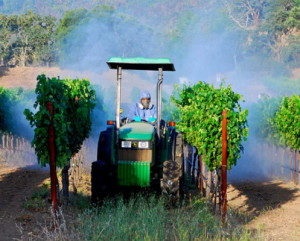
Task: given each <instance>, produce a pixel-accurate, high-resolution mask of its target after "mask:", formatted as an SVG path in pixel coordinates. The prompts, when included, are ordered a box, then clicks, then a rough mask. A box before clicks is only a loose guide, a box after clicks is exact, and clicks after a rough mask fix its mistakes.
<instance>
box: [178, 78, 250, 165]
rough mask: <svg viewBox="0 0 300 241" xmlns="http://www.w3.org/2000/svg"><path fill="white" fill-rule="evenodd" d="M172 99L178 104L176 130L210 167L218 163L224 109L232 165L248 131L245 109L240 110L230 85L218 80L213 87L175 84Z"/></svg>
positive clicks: (219, 163)
mask: <svg viewBox="0 0 300 241" xmlns="http://www.w3.org/2000/svg"><path fill="white" fill-rule="evenodd" d="M172 99H173V101H174V103H175V104H176V105H177V107H178V108H179V118H180V119H179V122H178V125H177V126H178V128H179V130H180V131H182V132H183V133H184V136H185V138H186V140H187V142H188V143H190V144H191V145H193V146H195V147H196V148H197V149H198V150H199V154H201V155H202V157H203V161H204V162H205V163H206V165H207V166H208V167H209V169H210V170H214V169H217V168H219V167H220V166H221V154H222V142H221V120H222V111H223V110H227V111H228V114H227V118H228V126H227V129H228V130H227V132H228V168H229V169H230V168H231V167H232V166H233V165H235V164H236V161H237V159H238V158H239V157H240V152H241V151H242V150H243V146H242V145H241V142H242V141H243V140H245V139H246V137H247V135H248V129H247V127H246V125H247V120H246V118H247V114H248V111H247V110H242V108H241V106H240V104H239V101H240V100H241V96H240V95H239V94H237V93H235V92H233V91H232V89H231V87H230V86H228V87H226V86H224V85H223V84H222V85H221V86H220V88H218V89H217V88H214V87H213V86H212V85H209V84H207V83H204V82H198V83H197V84H195V85H193V86H183V87H181V88H180V87H177V93H175V94H174V95H173V97H172Z"/></svg>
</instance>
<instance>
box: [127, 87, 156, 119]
mask: <svg viewBox="0 0 300 241" xmlns="http://www.w3.org/2000/svg"><path fill="white" fill-rule="evenodd" d="M128 118H129V119H130V120H133V121H147V122H150V123H154V122H155V121H156V119H157V117H156V107H155V106H154V105H153V104H151V95H150V93H149V91H147V90H144V91H141V93H140V101H139V102H137V103H135V104H134V105H133V106H132V108H131V109H130V112H129V116H128Z"/></svg>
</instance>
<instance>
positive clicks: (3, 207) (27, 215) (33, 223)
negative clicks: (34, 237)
mask: <svg viewBox="0 0 300 241" xmlns="http://www.w3.org/2000/svg"><path fill="white" fill-rule="evenodd" d="M48 176H49V173H48V172H46V171H44V170H39V169H29V168H28V167H27V168H13V167H7V166H4V165H1V166H0V223H1V225H0V234H1V235H0V240H1V241H9V240H17V239H19V240H21V238H23V237H25V236H28V235H31V234H34V233H35V234H37V233H38V232H40V231H39V230H40V228H41V226H42V224H44V223H45V221H46V220H45V218H46V217H47V216H48V215H44V214H45V213H46V212H47V209H46V210H45V209H39V210H28V209H26V208H25V206H24V204H25V203H26V201H27V200H28V199H30V198H31V195H32V194H33V192H34V191H35V190H36V189H37V188H38V187H39V186H40V185H41V184H42V183H43V182H44V181H45V180H46V179H47V178H48Z"/></svg>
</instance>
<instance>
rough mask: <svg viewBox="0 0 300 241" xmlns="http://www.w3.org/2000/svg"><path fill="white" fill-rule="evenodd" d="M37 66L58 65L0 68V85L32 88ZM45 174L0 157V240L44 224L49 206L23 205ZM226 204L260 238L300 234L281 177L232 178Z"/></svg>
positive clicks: (299, 216) (289, 190)
mask: <svg viewBox="0 0 300 241" xmlns="http://www.w3.org/2000/svg"><path fill="white" fill-rule="evenodd" d="M41 72H43V73H46V74H51V73H52V75H53V76H57V75H58V73H62V72H63V71H62V70H60V69H58V68H51V69H47V68H43V69H41V68H32V69H28V68H13V69H5V68H0V86H3V87H7V88H10V87H18V86H22V87H24V88H34V87H35V84H36V81H35V79H36V76H37V75H38V74H40V73H41ZM64 73H65V74H66V75H67V72H64ZM12 161H13V160H12ZM48 177H49V173H48V171H45V170H43V169H38V168H35V169H33V168H28V167H23V168H22V167H18V168H17V167H8V166H6V165H4V164H3V163H2V164H1V163H0V224H1V225H0V241H9V240H29V238H30V237H31V240H35V239H34V237H37V235H38V234H39V233H40V232H41V229H42V228H43V227H45V225H48V226H49V220H50V218H51V214H50V211H49V208H46V209H45V208H41V209H37V210H29V209H27V208H25V207H24V203H26V201H27V200H28V199H30V198H31V196H32V194H33V193H34V191H35V190H37V188H38V187H39V186H40V185H42V183H43V182H45V181H46V180H47V179H48ZM86 185H87V186H88V185H89V184H88V183H86ZM228 206H229V209H231V210H233V211H234V212H235V213H240V214H241V215H240V217H241V220H240V221H241V222H243V223H245V227H246V228H247V229H249V230H254V231H255V232H258V233H260V234H261V236H262V237H263V240H268V241H269V240H270V241H271V240H272V241H273V240H274V241H277V240H289V241H296V240H300V186H299V185H298V186H295V185H294V184H293V183H285V182H283V181H280V180H274V181H269V182H245V183H232V184H230V185H229V188H228ZM242 219H243V220H242Z"/></svg>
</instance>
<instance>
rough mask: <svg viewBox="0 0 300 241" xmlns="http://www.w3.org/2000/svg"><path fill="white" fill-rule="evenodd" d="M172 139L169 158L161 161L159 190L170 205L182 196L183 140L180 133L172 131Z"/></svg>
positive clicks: (174, 203) (176, 202)
mask: <svg viewBox="0 0 300 241" xmlns="http://www.w3.org/2000/svg"><path fill="white" fill-rule="evenodd" d="M171 140H172V143H171V145H172V153H171V156H170V158H169V160H167V161H165V162H164V163H163V173H162V179H161V190H162V193H163V195H165V196H166V197H167V198H168V200H169V203H170V205H172V206H174V205H176V204H178V202H179V201H180V198H181V196H182V194H183V193H182V185H183V140H182V135H181V134H180V133H177V132H174V133H173V136H172V138H171Z"/></svg>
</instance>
